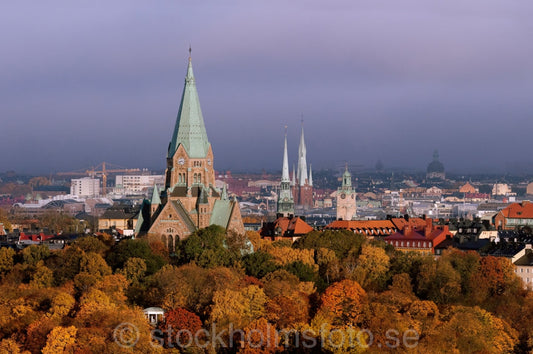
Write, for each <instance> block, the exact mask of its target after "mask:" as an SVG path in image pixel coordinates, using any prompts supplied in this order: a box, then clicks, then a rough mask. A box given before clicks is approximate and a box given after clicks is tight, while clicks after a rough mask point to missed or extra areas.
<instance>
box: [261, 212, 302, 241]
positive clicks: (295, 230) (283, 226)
mask: <svg viewBox="0 0 533 354" xmlns="http://www.w3.org/2000/svg"><path fill="white" fill-rule="evenodd" d="M278 230H281V231H278ZM311 231H313V227H312V226H310V225H309V224H307V223H306V222H305V221H304V220H303V219H301V218H300V217H298V216H296V217H292V218H288V217H279V218H278V219H276V221H274V222H269V223H265V224H264V225H263V228H262V229H261V231H260V232H259V233H260V234H261V236H269V237H270V236H274V235H277V236H291V237H292V236H298V235H305V234H308V233H309V232H311Z"/></svg>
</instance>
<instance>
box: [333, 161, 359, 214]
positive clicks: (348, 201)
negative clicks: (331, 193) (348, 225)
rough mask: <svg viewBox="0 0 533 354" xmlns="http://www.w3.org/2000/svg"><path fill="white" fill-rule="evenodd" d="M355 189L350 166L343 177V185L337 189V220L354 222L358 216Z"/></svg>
mask: <svg viewBox="0 0 533 354" xmlns="http://www.w3.org/2000/svg"><path fill="white" fill-rule="evenodd" d="M356 196H357V194H356V193H355V188H353V187H352V175H351V174H350V172H348V165H346V169H345V171H344V173H343V175H342V185H341V187H339V189H337V220H353V219H355V216H356V214H357V205H356Z"/></svg>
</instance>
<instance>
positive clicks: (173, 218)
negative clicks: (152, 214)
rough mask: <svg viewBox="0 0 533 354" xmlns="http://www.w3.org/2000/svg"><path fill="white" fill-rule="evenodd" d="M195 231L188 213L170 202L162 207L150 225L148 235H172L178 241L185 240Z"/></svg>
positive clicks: (176, 202) (175, 203)
mask: <svg viewBox="0 0 533 354" xmlns="http://www.w3.org/2000/svg"><path fill="white" fill-rule="evenodd" d="M195 230H196V227H195V226H194V223H193V222H192V220H191V218H190V217H189V215H188V213H187V212H186V211H185V210H184V209H183V207H182V206H181V205H180V204H179V201H172V202H169V203H167V204H165V206H164V207H163V209H162V210H161V211H160V212H159V214H158V215H157V217H156V219H155V220H154V222H153V223H152V226H151V227H150V230H149V231H148V233H149V234H169V233H171V234H174V235H176V236H177V237H178V238H179V239H183V238H186V237H187V236H189V235H190V234H191V233H193V232H194V231H195Z"/></svg>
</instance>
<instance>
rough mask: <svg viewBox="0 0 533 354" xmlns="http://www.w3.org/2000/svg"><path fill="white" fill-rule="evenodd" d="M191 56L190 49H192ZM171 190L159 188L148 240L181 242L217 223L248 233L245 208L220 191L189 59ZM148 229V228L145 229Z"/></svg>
mask: <svg viewBox="0 0 533 354" xmlns="http://www.w3.org/2000/svg"><path fill="white" fill-rule="evenodd" d="M189 54H190V49H189ZM166 160H167V168H166V172H165V174H166V178H165V189H164V190H163V191H162V192H161V193H159V191H158V190H157V189H154V195H153V196H152V202H151V203H150V209H151V210H150V212H151V214H152V221H153V222H152V223H151V224H150V225H149V227H148V232H147V233H148V235H155V236H156V237H161V240H162V241H163V242H164V243H165V244H168V248H169V250H173V248H174V244H175V241H176V240H178V239H183V238H186V237H188V236H189V235H190V234H191V233H193V232H194V231H196V230H198V229H199V228H204V227H207V226H210V225H213V224H216V225H219V226H222V227H224V228H226V229H230V230H233V231H235V232H237V233H240V234H244V225H243V223H242V218H241V214H240V209H239V203H238V202H237V201H235V200H233V201H230V200H229V199H228V198H227V194H226V193H225V191H224V193H223V191H221V190H219V189H217V188H216V187H215V170H214V168H213V150H212V147H211V144H210V143H209V140H208V138H207V132H206V129H205V124H204V118H203V115H202V110H201V108H200V100H199V98H198V92H197V90H196V80H195V78H194V74H193V70H192V60H191V57H190V55H189V62H188V65H187V73H186V76H185V86H184V88H183V94H182V96H181V102H180V106H179V110H178V115H177V118H176V124H175V126H174V130H173V133H172V138H171V140H170V144H169V146H168V152H167V158H166ZM141 230H142V228H141Z"/></svg>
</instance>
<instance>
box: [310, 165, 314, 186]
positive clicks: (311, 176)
mask: <svg viewBox="0 0 533 354" xmlns="http://www.w3.org/2000/svg"><path fill="white" fill-rule="evenodd" d="M309 185H310V186H313V169H312V166H311V164H309Z"/></svg>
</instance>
